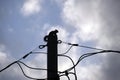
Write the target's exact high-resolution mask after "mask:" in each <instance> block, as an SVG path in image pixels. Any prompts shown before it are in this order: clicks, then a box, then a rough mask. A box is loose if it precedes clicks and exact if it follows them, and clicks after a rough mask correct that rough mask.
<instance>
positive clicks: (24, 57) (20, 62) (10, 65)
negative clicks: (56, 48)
mask: <svg viewBox="0 0 120 80" xmlns="http://www.w3.org/2000/svg"><path fill="white" fill-rule="evenodd" d="M38 53H39V54H46V53H45V52H37V54H38ZM30 54H36V52H29V53H28V54H26V55H24V56H23V57H22V58H20V59H18V60H17V61H14V62H12V63H10V64H9V65H7V66H6V67H5V68H3V69H1V70H0V72H2V71H4V70H6V69H7V68H9V67H10V66H12V65H13V64H15V63H17V62H20V60H22V59H25V58H26V57H28V56H29V55H30ZM20 63H22V62H20Z"/></svg>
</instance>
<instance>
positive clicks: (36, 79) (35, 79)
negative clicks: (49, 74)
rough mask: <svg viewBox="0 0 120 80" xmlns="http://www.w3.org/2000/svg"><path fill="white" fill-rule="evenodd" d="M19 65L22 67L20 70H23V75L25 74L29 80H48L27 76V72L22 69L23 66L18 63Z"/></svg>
mask: <svg viewBox="0 0 120 80" xmlns="http://www.w3.org/2000/svg"><path fill="white" fill-rule="evenodd" d="M17 64H18V66H19V67H20V69H21V71H22V73H23V75H24V76H25V77H27V78H29V79H34V80H46V79H38V78H33V77H30V76H28V75H26V74H25V72H24V70H23V68H22V66H21V65H20V64H19V63H18V62H17Z"/></svg>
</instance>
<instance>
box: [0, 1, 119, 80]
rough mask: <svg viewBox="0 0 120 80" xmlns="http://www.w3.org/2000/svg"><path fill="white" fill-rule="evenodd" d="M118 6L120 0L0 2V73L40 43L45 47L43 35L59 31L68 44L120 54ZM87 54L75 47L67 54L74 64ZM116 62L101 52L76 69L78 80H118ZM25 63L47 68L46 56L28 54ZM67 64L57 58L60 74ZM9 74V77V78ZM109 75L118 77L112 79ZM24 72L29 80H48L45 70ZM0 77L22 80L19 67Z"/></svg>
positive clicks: (1, 74) (62, 59) (111, 56)
mask: <svg viewBox="0 0 120 80" xmlns="http://www.w3.org/2000/svg"><path fill="white" fill-rule="evenodd" d="M119 4H120V1H119V0H115V1H114V0H12V1H11V0H1V1H0V61H1V62H0V69H2V68H3V67H5V65H7V64H9V63H11V62H13V61H14V60H17V59H18V58H20V57H22V56H23V55H25V54H26V53H28V52H30V51H31V50H32V49H34V48H35V47H37V46H38V45H40V44H46V43H45V42H44V41H43V38H44V36H45V35H47V34H48V33H49V32H50V31H52V30H54V29H58V30H59V33H58V38H59V39H60V40H63V41H66V42H71V43H78V44H82V45H88V46H92V47H99V48H104V49H115V50H119V46H120V43H119V40H120V38H119V34H120V32H119V29H120V28H119V24H120V22H119V21H120V20H119V19H120V18H119V17H120V16H119V13H120V9H119V7H120V6H119ZM116 42H117V44H116ZM58 48H59V53H63V52H65V51H66V50H67V49H68V48H69V46H68V45H65V44H60V45H59V47H58ZM36 50H38V49H36ZM45 50H46V49H44V50H43V51H45ZM40 51H41V50H40ZM89 51H90V52H91V50H88V49H83V48H77V47H74V48H72V49H71V50H70V52H69V53H68V55H69V56H71V57H72V58H73V60H74V61H75V62H76V61H77V59H78V58H79V56H80V55H81V54H84V53H85V52H89ZM119 58H120V57H119V56H116V55H107V54H103V55H101V54H100V55H98V56H93V57H90V58H88V59H85V60H84V61H83V62H81V64H79V65H78V66H77V75H78V80H113V79H114V80H119V79H120V77H119V75H120V73H119V72H117V71H118V70H119V66H120V63H119ZM113 59H114V60H115V61H113ZM64 61H65V62H64ZM25 63H27V64H29V65H31V66H34V67H46V56H45V55H31V56H30V57H29V58H28V59H26V60H25ZM65 64H67V65H65ZM113 65H114V66H113ZM70 66H71V63H70V62H69V61H68V60H66V59H64V58H60V59H59V70H65V69H67V68H69V67H70ZM111 70H112V71H111ZM11 71H12V72H13V73H12V74H8V73H10V72H11ZM113 72H114V74H116V76H114V75H112V74H113ZM26 73H27V74H28V75H30V76H33V77H40V78H42V77H46V72H44V71H43V72H35V71H30V70H28V69H26ZM39 75H41V76H39ZM3 79H4V80H16V79H19V80H26V78H25V77H24V76H23V75H22V73H21V72H20V69H18V66H17V65H14V66H13V67H11V68H9V69H8V70H6V71H5V72H2V73H0V80H3ZM61 79H62V80H66V78H61ZM71 79H72V80H73V76H71ZM28 80H29V79H28Z"/></svg>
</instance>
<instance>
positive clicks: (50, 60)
mask: <svg viewBox="0 0 120 80" xmlns="http://www.w3.org/2000/svg"><path fill="white" fill-rule="evenodd" d="M57 33H58V31H57V30H55V31H51V32H50V33H49V35H48V36H46V37H45V38H44V40H45V41H47V52H48V54H47V69H48V70H47V78H48V79H47V80H59V76H58V57H57V53H58V50H57V44H58V38H57Z"/></svg>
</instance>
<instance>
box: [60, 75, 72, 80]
mask: <svg viewBox="0 0 120 80" xmlns="http://www.w3.org/2000/svg"><path fill="white" fill-rule="evenodd" d="M62 76H66V77H67V78H68V80H70V77H69V76H67V75H65V74H63V75H60V76H59V77H62Z"/></svg>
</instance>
